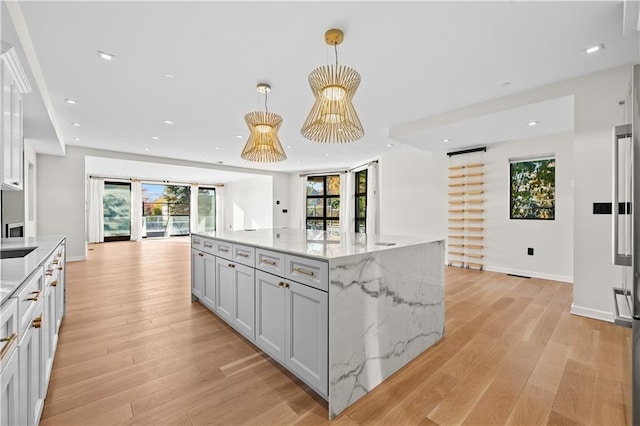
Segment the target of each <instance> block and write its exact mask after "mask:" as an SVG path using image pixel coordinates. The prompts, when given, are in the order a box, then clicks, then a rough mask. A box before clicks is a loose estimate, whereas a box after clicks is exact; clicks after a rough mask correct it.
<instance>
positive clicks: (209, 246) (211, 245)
mask: <svg viewBox="0 0 640 426" xmlns="http://www.w3.org/2000/svg"><path fill="white" fill-rule="evenodd" d="M204 246H205V247H207V248H212V247H213V244H207V243H204Z"/></svg>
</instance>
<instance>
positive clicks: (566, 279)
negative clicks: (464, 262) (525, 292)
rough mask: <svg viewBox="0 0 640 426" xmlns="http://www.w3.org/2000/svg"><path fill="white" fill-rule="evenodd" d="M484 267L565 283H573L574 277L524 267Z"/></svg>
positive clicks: (488, 269)
mask: <svg viewBox="0 0 640 426" xmlns="http://www.w3.org/2000/svg"><path fill="white" fill-rule="evenodd" d="M484 269H485V270H487V271H492V272H500V273H503V274H513V275H522V276H524V277H531V278H540V279H543V280H551V281H561V282H564V283H570V284H573V277H570V276H568V275H555V274H547V273H544V272H535V271H524V270H522V269H511V268H501V267H499V266H485V268H484Z"/></svg>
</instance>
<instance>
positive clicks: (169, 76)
mask: <svg viewBox="0 0 640 426" xmlns="http://www.w3.org/2000/svg"><path fill="white" fill-rule="evenodd" d="M164 76H165V77H167V78H176V76H175V75H173V74H171V73H170V72H168V73H166V74H165V75H164Z"/></svg>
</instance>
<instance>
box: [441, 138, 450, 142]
mask: <svg viewBox="0 0 640 426" xmlns="http://www.w3.org/2000/svg"><path fill="white" fill-rule="evenodd" d="M442 142H444V143H447V142H451V139H449V138H445V139H442Z"/></svg>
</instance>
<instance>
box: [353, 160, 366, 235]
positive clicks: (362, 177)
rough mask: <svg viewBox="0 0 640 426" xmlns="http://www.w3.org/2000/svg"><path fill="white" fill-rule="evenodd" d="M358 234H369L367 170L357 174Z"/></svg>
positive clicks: (356, 216)
mask: <svg viewBox="0 0 640 426" xmlns="http://www.w3.org/2000/svg"><path fill="white" fill-rule="evenodd" d="M355 175H356V179H355V181H356V183H355V185H356V189H355V205H356V206H355V208H356V215H355V218H356V232H361V233H366V232H367V170H366V169H365V170H361V171H359V172H356V173H355Z"/></svg>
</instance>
